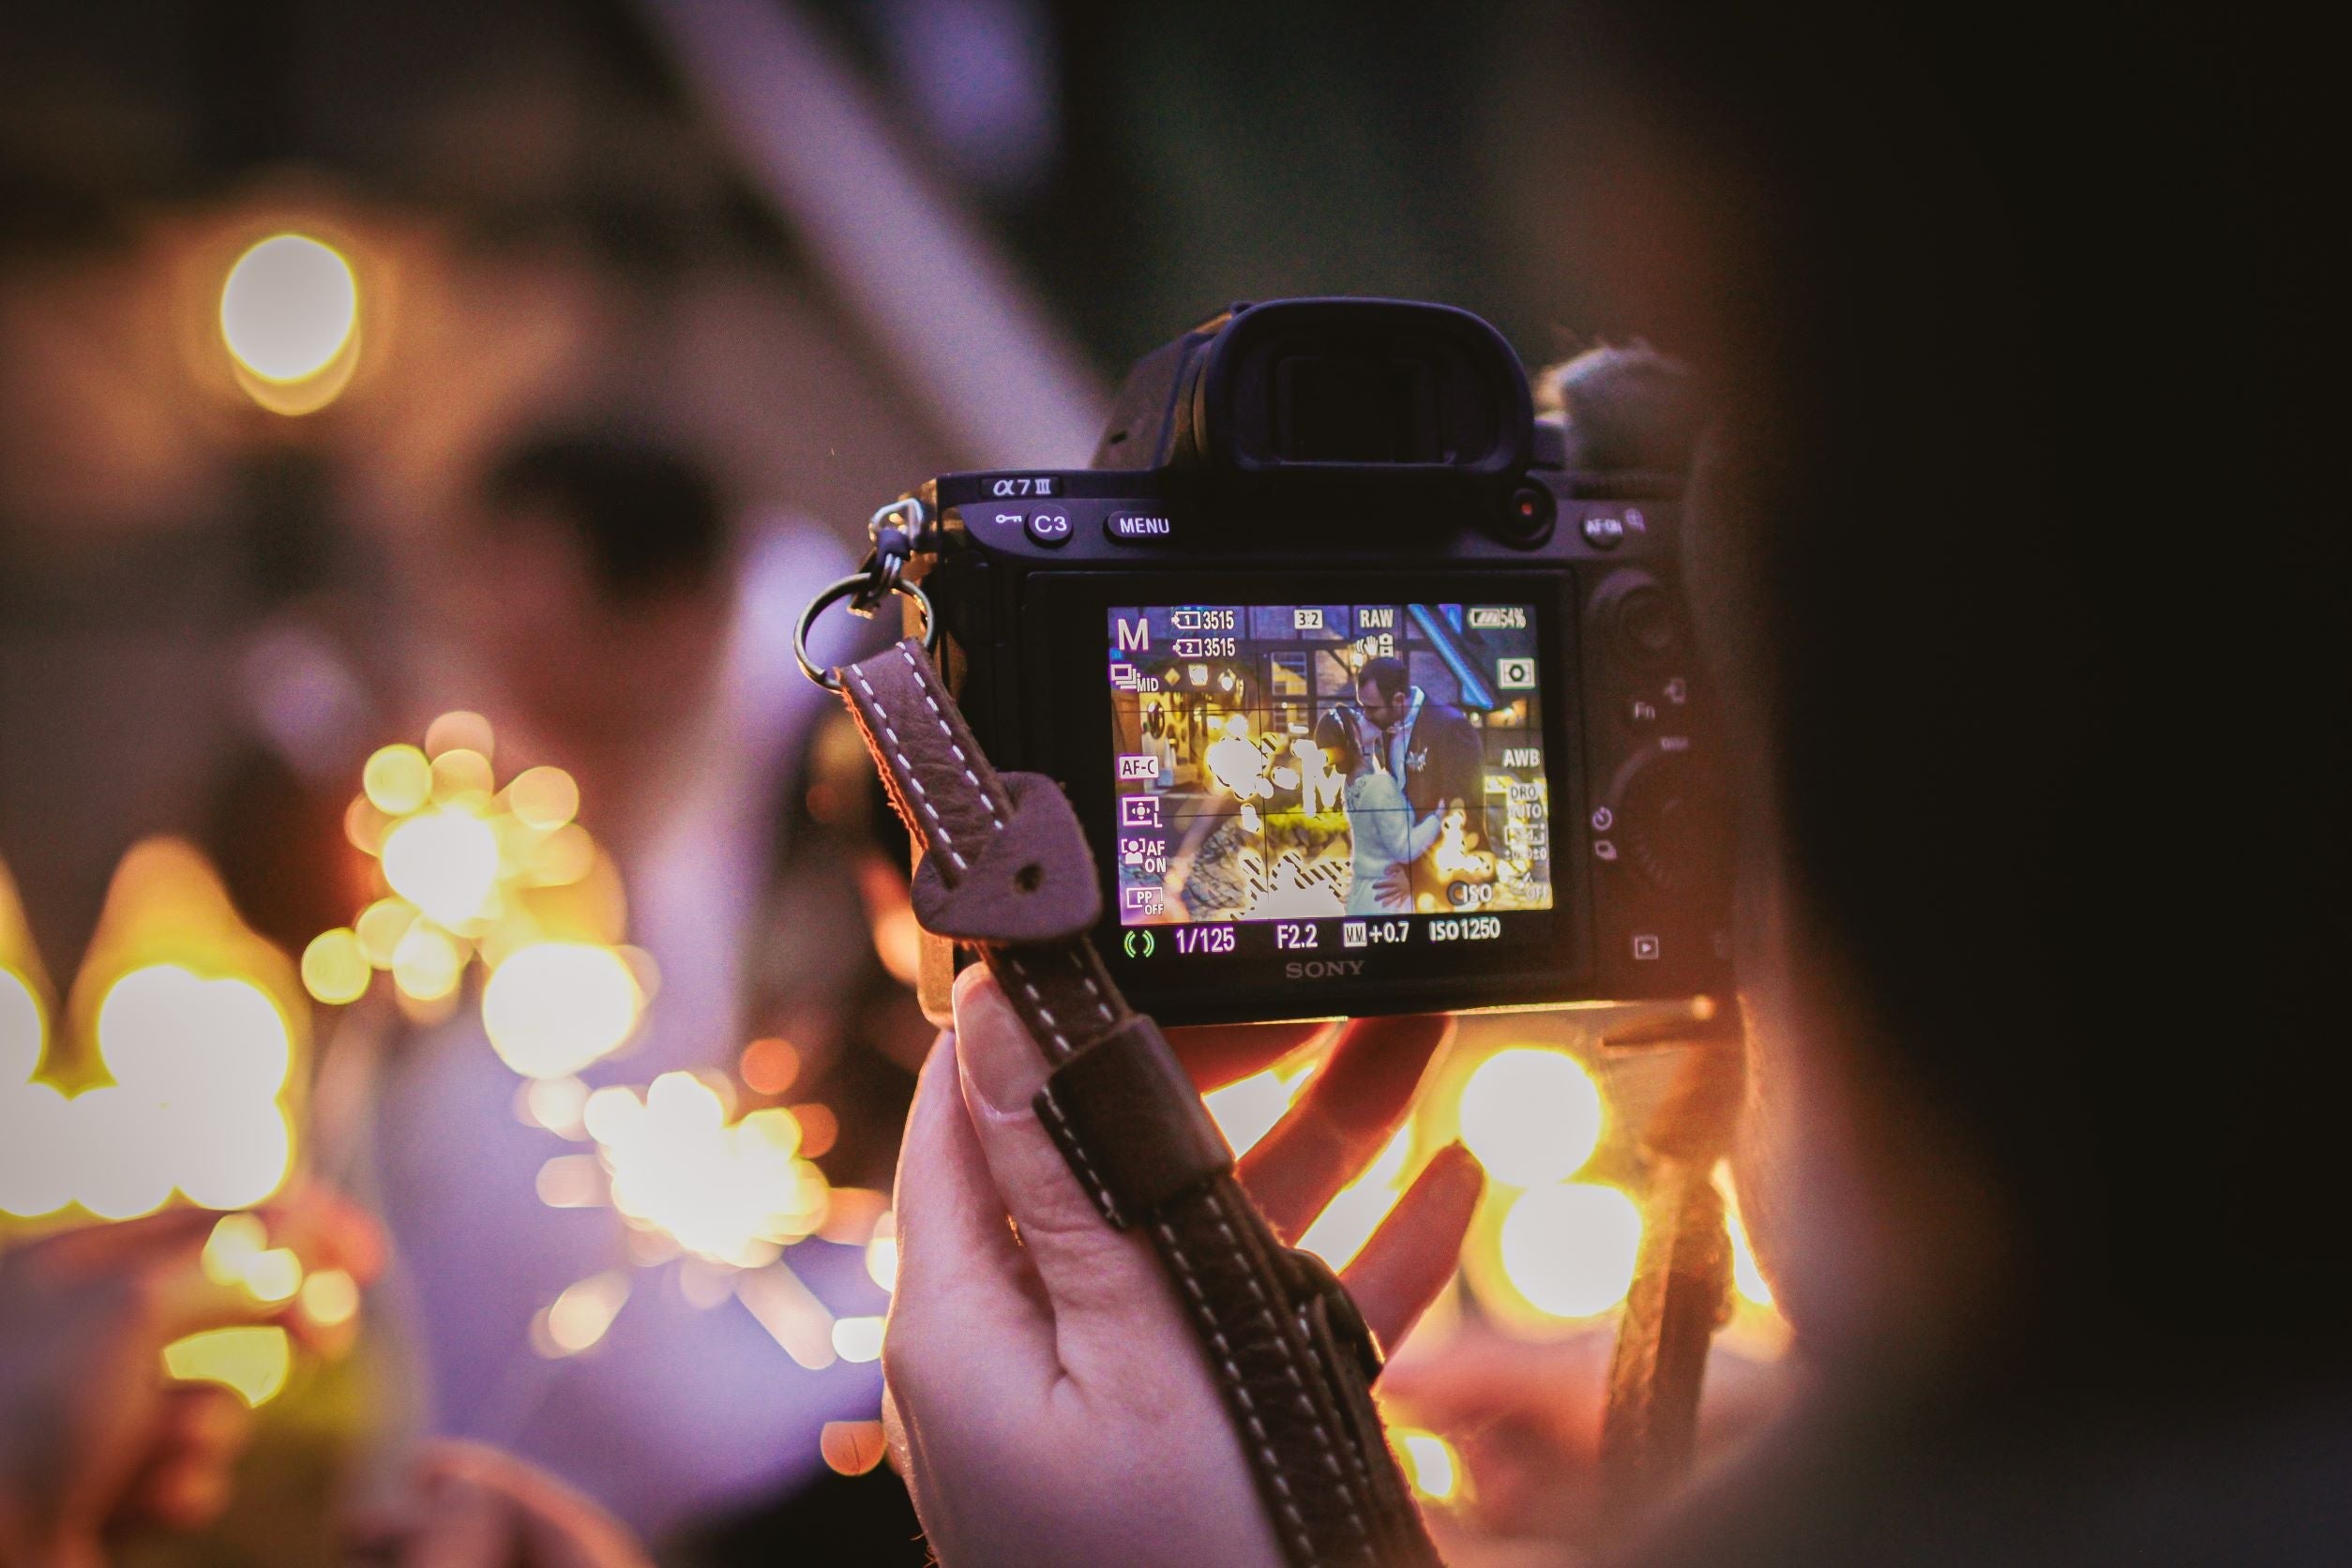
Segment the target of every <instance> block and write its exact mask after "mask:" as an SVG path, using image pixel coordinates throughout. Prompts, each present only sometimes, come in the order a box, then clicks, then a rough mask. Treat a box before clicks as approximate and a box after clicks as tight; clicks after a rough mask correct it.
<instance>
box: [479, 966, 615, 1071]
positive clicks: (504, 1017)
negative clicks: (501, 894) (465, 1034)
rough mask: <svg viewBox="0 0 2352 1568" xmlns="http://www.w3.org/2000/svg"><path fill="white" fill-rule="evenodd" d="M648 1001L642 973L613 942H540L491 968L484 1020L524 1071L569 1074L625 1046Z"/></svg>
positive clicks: (494, 1040) (510, 1061)
mask: <svg viewBox="0 0 2352 1568" xmlns="http://www.w3.org/2000/svg"><path fill="white" fill-rule="evenodd" d="M643 1005H644V997H643V995H642V993H641V992H640V991H639V989H638V986H637V977H636V976H635V975H634V974H632V973H631V972H630V971H629V966H628V965H627V963H626V962H625V961H624V960H623V959H622V958H621V957H620V955H618V954H616V953H614V952H613V951H612V950H611V948H608V947H599V946H596V945H593V944H591V943H587V942H535V943H534V944H532V945H531V946H528V947H524V948H521V949H519V950H518V951H516V952H515V953H513V954H512V955H510V956H509V957H507V958H506V959H505V962H503V963H501V964H500V965H499V966H498V967H497V968H496V969H495V970H493V971H492V972H490V984H489V985H488V986H486V987H484V988H483V990H482V1026H483V1028H484V1029H485V1030H486V1031H487V1032H488V1033H489V1034H490V1046H491V1048H493V1049H495V1050H496V1051H497V1052H498V1055H499V1058H500V1060H502V1061H503V1062H505V1063H506V1065H507V1066H509V1067H512V1068H513V1069H514V1070H515V1071H516V1072H518V1073H520V1074H521V1075H522V1076H523V1077H525V1078H566V1077H569V1076H570V1075H572V1074H574V1073H577V1072H579V1071H580V1069H581V1068H582V1067H585V1066H587V1065H588V1064H589V1063H592V1062H595V1061H596V1060H597V1059H598V1058H600V1057H604V1056H607V1055H610V1054H611V1052H612V1051H614V1050H616V1049H618V1048H620V1046H621V1044H622V1042H624V1041H626V1039H627V1038H628V1037H629V1034H630V1033H631V1032H633V1031H634V1030H635V1029H636V1028H637V1020H638V1016H639V1013H640V1012H641V1009H642V1007H643Z"/></svg>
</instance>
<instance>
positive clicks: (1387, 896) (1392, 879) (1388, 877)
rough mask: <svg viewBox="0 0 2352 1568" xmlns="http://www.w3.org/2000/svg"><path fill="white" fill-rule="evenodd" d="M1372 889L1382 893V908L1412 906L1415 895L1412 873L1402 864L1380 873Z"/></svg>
mask: <svg viewBox="0 0 2352 1568" xmlns="http://www.w3.org/2000/svg"><path fill="white" fill-rule="evenodd" d="M1372 890H1373V891H1374V892H1375V893H1377V894H1379V895H1380V907H1381V908H1382V909H1392V910H1395V909H1407V908H1410V906H1411V904H1412V897H1413V877H1412V873H1411V872H1410V871H1409V870H1407V869H1406V868H1405V867H1402V866H1392V867H1389V868H1388V869H1387V870H1385V871H1383V872H1381V873H1380V878H1379V880H1378V881H1376V882H1373V884H1372Z"/></svg>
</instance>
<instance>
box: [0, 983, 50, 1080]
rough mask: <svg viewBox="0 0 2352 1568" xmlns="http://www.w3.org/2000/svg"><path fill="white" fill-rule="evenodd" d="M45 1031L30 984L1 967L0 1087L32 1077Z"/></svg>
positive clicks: (37, 1067) (42, 1017)
mask: <svg viewBox="0 0 2352 1568" xmlns="http://www.w3.org/2000/svg"><path fill="white" fill-rule="evenodd" d="M48 1033H49V1027H48V1022H47V1020H46V1018H44V1016H43V1014H42V1010H41V1003H40V998H39V997H38V996H35V995H34V994H33V988H32V985H31V984H30V983H29V982H28V981H26V980H25V978H24V977H23V975H21V974H19V973H17V972H16V971H14V970H12V969H8V968H0V1088H8V1087H10V1086H13V1085H16V1084H20V1083H29V1082H31V1081H32V1078H33V1075H34V1074H35V1073H36V1072H38V1071H39V1069H40V1064H41V1048H42V1044H43V1042H44V1041H45V1040H46V1039H47V1037H48Z"/></svg>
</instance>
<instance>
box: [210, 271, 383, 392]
mask: <svg viewBox="0 0 2352 1568" xmlns="http://www.w3.org/2000/svg"><path fill="white" fill-rule="evenodd" d="M358 324H359V284H358V280H357V279H354V277H353V276H352V270H351V264H350V263H349V262H346V261H345V260H343V258H342V256H341V254H340V253H339V252H338V251H337V250H336V249H334V248H333V247H332V246H329V245H325V244H322V243H321V242H320V241H318V240H315V239H312V238H310V237H309V235H307V234H273V235H271V236H270V237H269V238H267V239H265V240H263V241H262V242H261V243H260V244H259V245H256V246H254V247H253V248H252V249H249V250H247V251H246V252H245V254H244V255H242V256H240V257H238V258H237V261H236V264H235V265H234V266H233V267H231V268H230V269H229V279H228V282H227V283H226V284H224V285H223V286H222V288H221V291H220V336H221V339H222V340H223V341H224V342H226V343H227V344H228V345H229V352H230V353H231V354H234V355H236V358H237V363H239V364H240V365H242V366H244V367H245V368H246V369H248V370H250V371H251V372H252V373H253V374H254V375H256V376H259V377H261V378H262V379H263V380H264V381H267V382H277V383H280V384H285V383H291V382H298V381H303V380H306V379H308V378H309V377H311V376H315V375H317V374H318V373H319V372H320V371H322V370H324V369H327V367H328V366H330V365H332V364H333V363H334V362H335V357H336V355H337V354H340V353H341V352H342V350H343V346H344V344H346V343H347V342H349V341H350V340H351V337H352V333H353V330H354V328H355V327H356V326H357V325H358Z"/></svg>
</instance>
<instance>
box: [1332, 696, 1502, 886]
mask: <svg viewBox="0 0 2352 1568" xmlns="http://www.w3.org/2000/svg"><path fill="white" fill-rule="evenodd" d="M1315 738H1316V743H1317V744H1318V745H1319V746H1322V747H1323V749H1324V750H1325V751H1326V752H1328V753H1329V754H1330V755H1331V758H1332V761H1333V765H1334V767H1336V768H1337V769H1338V770H1339V771H1340V772H1341V773H1342V774H1344V775H1346V776H1347V780H1348V782H1347V786H1346V788H1345V790H1344V791H1343V792H1342V793H1341V795H1340V805H1341V807H1342V808H1343V809H1345V811H1346V812H1347V816H1348V837H1349V845H1350V847H1351V849H1352V850H1353V852H1354V863H1353V865H1352V866H1351V867H1350V868H1349V869H1350V876H1349V885H1348V912H1349V914H1406V913H1410V912H1411V911H1412V909H1413V907H1414V897H1413V896H1414V894H1415V893H1416V892H1419V891H1426V890H1433V889H1434V884H1435V882H1436V880H1437V879H1436V875H1435V872H1434V869H1431V868H1427V867H1420V863H1421V862H1422V861H1424V860H1425V858H1426V857H1427V855H1428V854H1429V852H1430V850H1431V849H1432V848H1433V847H1434V846H1435V845H1436V844H1437V841H1438V838H1439V836H1440V834H1441V833H1442V832H1443V831H1444V826H1445V816H1446V813H1447V812H1448V811H1449V810H1453V809H1455V808H1456V807H1463V806H1465V805H1466V804H1467V803H1468V802H1469V801H1470V799H1471V798H1472V792H1473V791H1474V790H1475V789H1476V785H1477V772H1478V764H1479V755H1480V752H1479V745H1478V731H1477V730H1476V729H1475V728H1473V727H1472V726H1471V724H1470V720H1469V719H1467V718H1465V717H1463V716H1462V712H1461V710H1460V709H1458V708H1455V707H1453V706H1452V705H1450V704H1448V703H1445V702H1440V701H1437V700H1436V699H1435V698H1432V697H1430V696H1429V695H1428V694H1427V693H1425V692H1424V691H1423V690H1422V689H1421V687H1419V686H1415V685H1413V684H1412V682H1411V681H1410V679H1408V678H1407V674H1406V670H1405V664H1404V661H1403V660H1402V659H1395V658H1376V659H1373V660H1371V661H1369V662H1368V663H1366V664H1365V665H1364V669H1363V670H1362V671H1360V672H1359V673H1358V674H1357V676H1356V705H1355V706H1341V707H1337V708H1334V709H1333V710H1332V711H1331V712H1329V713H1327V714H1325V715H1324V716H1323V717H1322V720H1321V722H1320V723H1319V725H1318V726H1317V728H1316V737H1315ZM1417 867H1420V868H1419V869H1417ZM1425 883H1426V884H1428V886H1427V887H1424V885H1423V884H1425Z"/></svg>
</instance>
